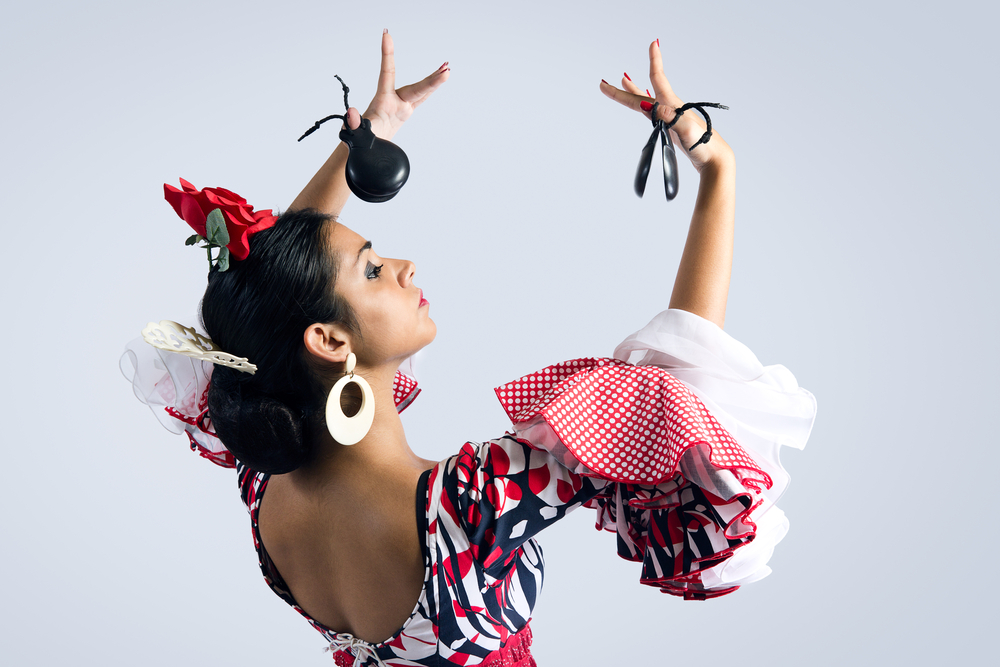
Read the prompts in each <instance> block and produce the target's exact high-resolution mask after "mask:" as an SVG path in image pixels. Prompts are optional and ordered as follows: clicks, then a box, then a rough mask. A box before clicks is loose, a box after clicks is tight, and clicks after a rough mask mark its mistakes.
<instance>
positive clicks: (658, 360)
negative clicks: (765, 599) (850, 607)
mask: <svg viewBox="0 0 1000 667" xmlns="http://www.w3.org/2000/svg"><path fill="white" fill-rule="evenodd" d="M497 396H498V398H499V399H500V401H501V404H502V405H503V407H504V409H505V410H506V411H507V413H508V416H510V418H511V421H512V422H513V424H514V429H515V435H516V436H517V438H518V439H520V440H521V441H523V442H528V443H531V445H532V446H533V447H536V448H538V449H542V450H545V451H547V452H549V453H550V454H551V455H552V456H553V457H555V458H556V459H557V460H559V461H560V462H561V463H562V464H563V465H564V466H565V467H566V468H568V469H569V470H571V471H573V472H574V473H577V474H580V475H584V476H591V477H594V478H596V479H601V480H606V481H609V482H612V483H611V484H608V485H606V486H604V488H603V489H602V490H601V492H600V493H599V495H597V496H595V497H594V498H593V499H591V500H590V501H588V503H587V504H588V506H590V507H592V508H594V509H596V510H597V512H598V515H597V527H598V528H602V529H606V530H610V531H613V532H616V533H617V535H618V538H619V539H618V552H619V555H620V556H622V557H623V558H626V559H628V560H633V561H638V562H641V563H642V573H641V576H640V581H641V582H642V583H645V584H648V585H652V586H657V587H659V588H661V589H662V590H663V591H664V592H666V593H671V594H675V595H681V596H684V597H685V598H689V599H704V598H708V597H715V596H718V595H723V594H726V593H730V592H732V591H734V590H736V588H737V587H738V586H739V585H741V584H744V583H749V582H751V581H756V580H757V579H760V578H762V577H764V576H766V575H767V574H768V573H769V572H770V570H769V569H768V567H767V565H766V563H767V560H768V559H769V558H770V555H771V553H772V551H773V548H774V545H775V544H777V543H778V542H779V541H780V540H781V538H782V537H783V536H784V535H785V533H786V532H787V529H788V521H787V519H786V518H785V516H784V514H783V513H782V512H781V510H780V509H778V508H777V507H775V505H774V503H775V502H776V500H777V499H778V497H779V496H780V495H781V493H782V492H783V490H784V489H785V488H786V487H787V485H788V474H787V472H786V471H785V470H784V468H782V467H781V464H780V461H779V457H778V450H779V448H780V447H781V446H794V447H799V448H801V447H802V446H804V445H805V441H806V439H807V438H808V435H809V432H810V430H811V428H812V422H813V419H814V417H815V410H816V404H815V400H814V399H813V397H812V395H811V394H810V393H809V392H808V391H806V390H804V389H801V388H800V387H798V385H797V383H796V382H795V378H794V377H793V376H792V374H791V373H789V372H788V370H787V369H785V368H784V367H781V366H770V367H764V366H762V365H761V364H760V362H758V361H757V359H756V357H754V355H753V353H752V352H750V350H749V349H747V348H746V347H745V346H743V345H742V344H740V343H739V342H737V341H736V340H734V339H733V338H732V337H730V336H728V335H727V334H725V333H724V332H723V331H722V330H721V329H720V328H719V327H717V326H716V325H714V324H712V323H710V322H707V321H706V320H703V319H702V318H699V317H697V316H695V315H693V314H691V313H687V312H685V311H679V310H668V311H666V312H664V313H661V314H660V315H658V316H657V317H655V318H654V319H653V321H652V322H651V323H650V324H649V325H647V326H646V327H644V328H643V329H641V330H640V331H638V332H636V333H635V334H633V335H632V336H629V337H628V338H627V339H626V340H625V341H624V342H623V343H622V344H621V345H620V346H619V347H618V349H617V350H616V351H615V358H613V359H576V360H572V361H568V362H563V363H562V364H556V365H554V366H550V367H548V368H545V369H542V370H541V371H538V372H536V373H532V374H529V375H527V376H524V377H522V378H520V379H518V380H516V381H514V382H511V383H508V384H506V385H504V386H502V387H499V388H498V389H497Z"/></svg>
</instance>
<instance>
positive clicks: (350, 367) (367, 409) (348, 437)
mask: <svg viewBox="0 0 1000 667" xmlns="http://www.w3.org/2000/svg"><path fill="white" fill-rule="evenodd" d="M357 363H358V358H357V357H356V356H354V353H353V352H352V353H350V354H348V355H347V364H346V369H345V370H346V373H345V375H344V377H342V378H340V379H339V380H337V383H336V384H334V385H333V389H331V390H330V395H329V396H327V398H326V428H327V430H328V431H330V435H331V436H333V439H334V440H336V441H337V442H339V443H340V444H342V445H353V444H356V443H358V442H360V441H361V439H362V438H364V437H365V436H366V435H367V434H368V431H369V429H371V427H372V422H373V421H374V420H375V395H374V394H373V393H372V388H371V385H369V384H368V382H367V380H365V379H364V378H363V377H361V376H360V375H355V374H354V367H355V366H356V365H357ZM351 382H353V383H355V384H356V385H358V387H360V388H361V409H360V410H358V413H357V414H356V415H354V416H353V417H348V416H347V415H345V414H344V409H343V408H342V407H340V397H341V395H342V394H343V393H344V388H345V387H347V385H348V384H349V383H351Z"/></svg>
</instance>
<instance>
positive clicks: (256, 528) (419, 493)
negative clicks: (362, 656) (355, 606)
mask: <svg viewBox="0 0 1000 667" xmlns="http://www.w3.org/2000/svg"><path fill="white" fill-rule="evenodd" d="M435 468H437V466H435V467H434V468H431V469H428V470H425V471H423V472H422V473H420V478H419V479H418V480H417V490H416V493H415V495H414V498H415V505H416V512H415V514H416V519H417V534H418V536H419V537H420V554H421V556H422V557H423V559H424V579H423V586H422V587H421V589H420V595H419V596H417V601H416V603H415V604H414V606H413V610H412V611H410V615H409V616H408V617H407V618H406V620H405V621H403V624H402V625H401V626H400V627H399V629H398V630H396V632H394V633H393V634H392V635H391V636H390V637H389V638H388V639H384V640H383V641H380V642H377V643H370V642H366V641H364V640H363V639H360V638H355V639H357V641H360V642H363V643H365V644H368V645H369V646H371V647H372V648H375V649H378V648H381V647H383V646H386V645H388V644H390V643H392V642H393V641H395V640H396V639H398V638H399V636H400V635H402V634H403V632H404V631H405V630H406V628H407V627H408V626H409V625H410V622H411V621H412V620H413V619H414V618H415V617H416V616H417V615H418V612H419V611H420V608H421V605H422V604H424V603H425V602H426V598H427V585H428V584H429V583H430V577H431V559H430V546H429V545H428V544H427V538H428V516H427V511H428V490H427V485H428V480H429V479H430V475H431V472H433V471H434V469H435ZM256 475H257V476H258V478H259V480H260V484H259V486H258V489H257V502H256V507H255V508H253V509H252V510H251V511H250V524H251V527H252V528H253V536H254V541H255V542H256V543H257V550H258V552H259V553H258V556H259V560H260V566H261V569H262V570H264V575H265V576H264V578H265V581H266V582H267V584H268V586H269V587H270V588H271V590H272V591H274V593H275V594H277V595H278V597H280V598H282V599H283V600H285V602H287V603H288V604H289V605H291V606H292V607H293V608H294V609H295V611H297V612H299V613H300V614H302V616H303V617H305V619H306V620H307V621H309V623H311V624H312V625H313V627H315V628H316V629H318V630H319V631H320V632H322V633H323V634H324V635H325V636H326V637H327V639H328V640H331V641H332V640H333V639H334V638H335V637H353V635H350V634H349V633H342V632H337V631H336V630H334V629H333V628H331V627H329V626H327V625H325V624H323V623H320V622H319V621H317V620H316V619H314V618H313V617H312V616H310V615H309V614H308V613H306V611H305V610H304V609H303V608H302V607H301V606H300V605H299V603H298V602H296V600H295V597H294V596H293V595H292V591H291V589H290V588H289V587H288V584H286V583H285V580H284V578H283V577H282V576H281V573H280V572H278V568H277V566H276V565H275V564H274V561H272V560H271V557H270V556H269V555H268V553H267V549H265V548H264V541H263V540H262V539H261V536H260V525H259V524H258V521H257V520H258V518H259V517H260V504H261V502H263V500H264V492H265V491H266V490H267V484H268V482H269V481H270V480H271V475H270V474H269V473H256ZM276 584H277V585H276ZM279 586H280V588H279Z"/></svg>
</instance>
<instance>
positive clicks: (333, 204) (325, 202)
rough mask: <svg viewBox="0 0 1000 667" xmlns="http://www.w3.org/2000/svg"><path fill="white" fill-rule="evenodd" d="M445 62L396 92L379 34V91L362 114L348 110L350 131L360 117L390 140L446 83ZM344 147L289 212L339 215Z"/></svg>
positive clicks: (345, 192)
mask: <svg viewBox="0 0 1000 667" xmlns="http://www.w3.org/2000/svg"><path fill="white" fill-rule="evenodd" d="M450 71H451V70H450V69H449V68H448V63H445V64H443V65H441V67H439V68H437V69H436V70H435V71H434V73H433V74H431V75H430V76H428V77H427V78H425V79H423V80H422V81H418V82H416V83H413V84H410V85H409V86H404V87H402V88H400V89H398V90H397V89H396V62H395V54H394V47H393V43H392V36H390V35H389V31H388V30H386V31H383V33H382V66H381V68H380V70H379V75H378V89H377V91H376V93H375V97H374V98H372V101H371V104H369V105H368V109H367V110H366V111H365V113H364V114H361V113H360V112H358V110H357V109H355V108H354V107H351V108H350V109H349V110H348V112H347V120H348V124H349V125H350V127H351V129H355V128H357V127H358V125H359V124H360V123H361V117H362V115H363V116H364V117H365V118H367V119H368V120H370V121H371V123H372V132H374V133H375V136H377V137H379V138H380V139H386V140H391V139H392V137H393V136H394V135H395V134H396V132H398V131H399V128H400V127H401V126H402V125H403V123H404V122H406V119H407V118H409V117H410V115H411V114H412V113H413V110H414V109H416V108H417V107H418V106H420V105H421V104H423V103H424V101H425V100H426V99H427V98H428V97H430V94H431V93H433V92H434V91H435V90H437V88H438V87H439V86H440V85H441V84H443V83H444V82H445V81H447V80H448V72H450ZM347 155H348V149H347V146H346V145H345V144H344V143H343V142H341V143H339V144H338V145H337V148H336V149H335V150H334V151H333V154H332V155H330V157H329V158H327V160H326V162H325V163H324V164H323V166H322V167H320V169H319V171H318V172H316V175H315V176H313V177H312V178H311V179H310V180H309V183H307V184H306V187H305V188H303V189H302V192H300V193H299V196H298V197H296V198H295V201H293V202H292V204H291V206H289V207H288V210H290V211H294V210H296V209H302V208H314V209H317V210H319V211H322V212H324V213H328V214H330V215H334V216H337V215H340V212H341V210H343V208H344V204H346V203H347V199H348V197H350V195H351V191H350V189H349V188H348V187H347V181H346V179H345V178H344V168H345V166H346V165H347Z"/></svg>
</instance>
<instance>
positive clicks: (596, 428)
mask: <svg viewBox="0 0 1000 667" xmlns="http://www.w3.org/2000/svg"><path fill="white" fill-rule="evenodd" d="M495 391H496V394H497V397H498V398H499V399H500V403H501V405H503V408H504V410H505V411H506V412H507V415H508V416H509V417H510V419H511V421H512V422H513V423H514V424H515V425H516V424H520V423H523V422H527V421H528V420H530V419H532V418H534V417H536V416H538V415H541V416H542V417H543V418H544V419H545V421H546V422H547V423H548V424H549V426H550V427H551V428H552V430H553V431H554V432H555V434H556V435H557V436H558V437H559V439H560V440H561V441H562V443H563V444H564V445H565V446H566V448H567V449H568V450H569V451H570V452H571V453H572V454H573V455H574V456H575V457H576V458H577V459H578V460H579V461H580V462H581V463H582V464H583V465H585V466H586V467H587V468H589V469H590V470H592V471H593V472H594V474H595V476H598V477H601V478H604V479H609V480H613V481H616V482H624V483H628V484H658V483H660V482H662V481H665V480H669V479H671V478H672V477H673V476H674V475H675V474H676V473H677V472H678V469H679V464H680V460H681V457H682V455H683V454H684V452H685V451H687V450H689V449H690V448H692V447H695V446H704V445H707V446H708V447H709V448H710V450H711V455H710V462H711V464H712V465H713V466H715V467H717V468H721V469H726V470H729V471H731V472H733V473H734V474H736V476H737V477H738V478H739V479H740V480H741V482H742V483H743V485H744V486H746V487H748V488H751V489H753V490H756V491H760V490H761V488H762V487H764V488H769V487H770V486H771V479H770V477H769V476H768V475H767V473H765V472H764V471H763V470H761V468H760V467H759V466H758V465H757V464H756V463H755V462H754V460H753V459H752V458H751V457H750V456H749V455H748V454H747V453H746V452H745V451H744V450H743V448H742V447H740V446H739V445H738V444H737V443H736V441H735V440H734V439H733V438H732V436H731V435H730V434H729V433H728V432H727V431H726V429H724V428H723V427H722V425H721V424H719V422H718V421H717V420H716V419H715V417H713V416H712V414H711V413H710V412H709V411H708V409H707V408H706V407H705V405H704V404H703V403H702V402H701V400H699V399H698V397H697V396H695V395H694V394H693V393H691V391H690V390H689V389H688V388H687V387H686V386H684V384H683V383H682V382H680V381H679V380H677V379H676V378H674V377H673V376H672V375H670V374H669V373H667V372H666V371H665V370H663V369H661V368H659V367H656V366H633V365H631V364H628V363H625V362H623V361H618V360H616V359H602V358H584V359H574V360H572V361H565V362H563V363H560V364H555V365H553V366H549V367H547V368H543V369H542V370H540V371H537V372H535V373H531V374H529V375H525V376H524V377H522V378H520V379H519V380H515V381H513V382H510V383H507V384H505V385H503V386H501V387H498V388H497V389H496V390H495Z"/></svg>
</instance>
